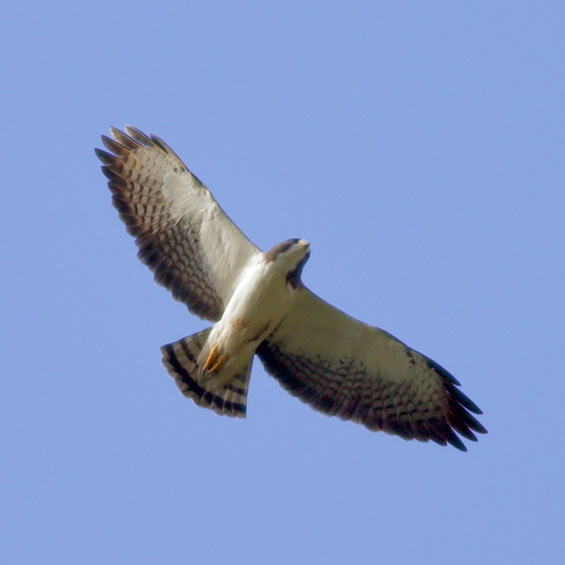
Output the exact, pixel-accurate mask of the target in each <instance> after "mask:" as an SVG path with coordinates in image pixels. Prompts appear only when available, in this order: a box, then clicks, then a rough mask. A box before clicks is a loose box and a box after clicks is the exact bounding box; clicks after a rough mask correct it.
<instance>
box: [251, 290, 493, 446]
mask: <svg viewBox="0 0 565 565" xmlns="http://www.w3.org/2000/svg"><path fill="white" fill-rule="evenodd" d="M257 354H258V355H259V357H260V359H261V361H262V362H263V364H264V365H265V368H266V369H267V371H268V372H269V373H271V374H272V375H273V376H275V377H276V378H277V379H278V380H279V381H280V383H281V384H282V385H283V387H285V388H286V389H287V390H288V391H289V392H290V393H291V394H293V395H295V396H297V397H298V398H300V399H301V400H302V401H303V402H306V403H307V404H309V405H310V406H312V407H313V408H314V409H316V410H318V411H320V412H323V413H325V414H327V415H330V416H338V417H340V418H342V419H343V420H352V421H354V422H358V423H361V424H363V425H364V426H366V427H367V428H368V429H370V430H373V431H378V430H383V431H385V432H388V433H391V434H396V435H399V436H401V437H403V438H405V439H417V440H420V441H428V440H432V441H435V442H436V443H439V444H441V445H446V443H450V444H451V445H453V446H455V447H457V448H458V449H461V450H462V451H466V448H465V446H464V444H463V442H462V441H461V439H460V438H459V437H458V436H457V434H456V433H455V432H457V433H459V434H460V435H462V436H463V437H465V438H467V439H470V440H472V441H476V440H477V438H476V436H475V434H474V433H473V432H478V433H486V429H485V428H484V427H483V426H482V425H481V424H480V423H479V422H478V421H477V420H476V419H475V418H474V417H473V416H472V415H471V414H470V412H474V413H475V414H481V413H482V412H481V411H480V409H479V408H478V407H477V406H476V405H475V404H474V403H473V402H472V401H471V400H470V399H469V398H467V397H466V396H465V395H464V394H463V393H462V392H460V390H459V388H458V386H459V382H457V380H456V379H455V378H454V377H453V376H452V375H450V374H449V373H448V372H447V371H446V370H445V369H443V368H442V367H440V366H439V365H438V364H437V363H434V362H433V361H432V360H431V359H428V358H427V357H425V356H423V355H421V354H420V353H418V352H416V351H414V350H412V349H410V348H409V347H407V346H406V345H404V344H403V343H402V342H400V341H398V340H397V339H396V338H394V337H393V336H391V335H390V334H388V333H386V332H384V331H382V330H379V329H378V328H374V327H371V326H368V325H366V324H363V323H361V322H359V321H357V320H355V319H354V318H351V317H350V316H347V315H346V314H344V313H343V312H341V311H339V310H338V309H336V308H334V307H333V306H330V305H329V304H328V303H326V302H324V301H323V300H321V299H320V298H318V297H317V296H315V295H314V294H313V293H312V292H310V291H309V290H308V289H306V288H305V287H302V288H301V290H300V291H299V293H298V294H297V297H296V301H295V303H294V304H293V306H292V307H291V310H290V311H289V313H288V314H287V315H286V316H285V318H284V319H283V321H282V322H281V324H280V325H279V326H278V328H277V329H276V330H275V331H274V332H273V334H271V335H270V336H269V338H268V339H267V340H266V341H264V342H263V343H262V344H261V345H260V346H259V348H258V349H257Z"/></svg>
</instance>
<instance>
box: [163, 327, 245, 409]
mask: <svg viewBox="0 0 565 565" xmlns="http://www.w3.org/2000/svg"><path fill="white" fill-rule="evenodd" d="M211 329H212V328H208V329H206V330H203V331H201V332H198V333H195V334H193V335H190V336H188V337H185V338H183V339H180V340H179V341H175V342H173V343H169V344H167V345H163V347H161V353H162V355H163V359H162V361H161V362H162V363H163V366H164V367H165V369H167V372H168V373H169V375H170V376H171V377H173V379H175V382H176V383H177V386H178V387H179V389H180V391H181V392H182V393H183V394H184V396H187V397H188V398H191V399H192V400H193V401H194V402H195V403H196V404H197V405H198V406H202V407H204V408H210V409H211V410H213V411H214V412H215V413H216V414H221V415H226V416H231V417H235V418H245V413H246V410H247V387H248V385H249V375H250V373H251V363H252V361H253V357H252V358H251V359H250V361H249V363H248V364H247V366H246V367H244V368H243V369H242V370H241V371H240V372H239V373H237V374H235V375H233V376H230V380H229V382H227V383H226V382H225V377H224V378H223V379H221V378H219V377H216V375H214V374H213V373H212V374H210V373H207V372H205V371H204V370H203V369H202V367H199V365H198V361H197V359H198V355H199V353H200V351H201V350H202V348H203V347H204V345H205V344H206V340H207V339H208V335H209V334H210V330H211ZM222 381H224V382H222Z"/></svg>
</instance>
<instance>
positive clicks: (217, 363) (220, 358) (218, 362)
mask: <svg viewBox="0 0 565 565" xmlns="http://www.w3.org/2000/svg"><path fill="white" fill-rule="evenodd" d="M225 362H226V357H225V355H220V354H219V353H218V346H217V345H214V346H213V347H212V349H211V350H210V353H209V354H208V359H206V363H204V366H203V367H202V369H203V370H204V371H205V372H206V373H215V372H216V371H219V370H220V369H221V368H222V367H223V366H224V363H225Z"/></svg>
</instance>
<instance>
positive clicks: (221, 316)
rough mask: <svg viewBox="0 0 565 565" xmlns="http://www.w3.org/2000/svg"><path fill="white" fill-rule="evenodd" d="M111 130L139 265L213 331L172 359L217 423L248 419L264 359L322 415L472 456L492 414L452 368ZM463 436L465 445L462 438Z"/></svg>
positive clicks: (146, 144) (170, 165) (110, 146)
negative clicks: (356, 306) (342, 303)
mask: <svg viewBox="0 0 565 565" xmlns="http://www.w3.org/2000/svg"><path fill="white" fill-rule="evenodd" d="M125 131H126V133H123V132H121V131H119V130H117V129H115V128H110V134H111V138H110V137H106V136H102V142H103V144H104V146H105V147H106V149H107V150H108V151H109V152H107V151H103V150H100V149H96V154H97V156H98V157H99V159H100V160H101V161H102V164H103V165H102V172H103V173H104V175H105V176H106V177H107V178H108V186H109V188H110V190H111V192H112V195H113V196H112V202H113V204H114V206H115V207H116V208H117V210H118V212H119V215H120V218H121V219H122V221H123V222H124V223H125V225H126V228H127V231H128V232H129V233H130V234H131V235H132V236H133V237H135V239H136V243H137V246H138V248H139V253H138V257H139V259H140V260H141V261H142V262H143V263H145V264H146V265H147V266H148V267H149V268H150V269H151V270H152V271H153V273H154V277H155V280H156V281H157V282H158V283H159V284H161V285H163V286H164V287H166V288H167V289H169V290H170V291H171V292H172V294H173V297H174V298H175V299H176V300H178V301H180V302H183V303H184V304H185V305H186V306H187V308H188V310H189V311H190V312H192V313H193V314H197V315H198V316H200V317H201V318H204V319H206V320H209V321H211V322H213V325H212V326H211V327H209V328H207V329H205V330H203V331H200V332H198V333H195V334H194V335H191V336H188V337H185V338H183V339H181V340H179V341H176V342H174V343H170V344H168V345H164V346H163V347H162V348H161V353H162V356H163V359H162V363H163V365H164V367H165V369H166V370H167V372H168V373H169V375H170V376H171V377H173V378H174V380H175V382H176V384H177V386H178V387H179V389H180V390H181V392H182V393H183V394H184V395H185V396H187V397H189V398H191V399H192V400H193V401H194V402H195V403H196V404H197V405H198V406H203V407H206V408H209V409H211V410H213V411H214V412H216V413H217V414H224V415H227V416H232V417H245V414H246V406H247V389H248V385H249V376H250V372H251V364H252V362H253V358H254V356H255V355H257V356H258V357H259V359H260V360H261V361H262V363H263V365H264V366H265V369H266V370H267V372H268V373H270V374H271V375H273V376H274V377H275V378H276V379H277V380H278V381H279V382H280V384H281V385H282V386H283V387H284V388H285V389H287V390H288V392H290V394H292V395H294V396H297V397H298V398H299V399H300V400H302V401H303V402H305V403H307V404H309V405H310V406H311V407H312V408H314V409H315V410H318V411H320V412H322V413H324V414H327V415H330V416H338V417H339V418H341V419H343V420H351V421H353V422H358V423H361V424H363V425H364V426H365V427H366V428H368V429H369V430H373V431H379V430H382V431H384V432H386V433H389V434H395V435H397V436H400V437H402V438H404V439H416V440H419V441H429V440H432V441H434V442H436V443H438V444H440V445H446V444H448V443H449V444H451V445H453V446H454V447H456V448H458V449H460V450H462V451H466V447H465V445H464V444H463V442H462V441H461V438H460V437H459V435H460V436H463V437H464V438H467V439H469V440H472V441H476V440H477V437H476V435H475V433H474V432H476V433H480V434H483V433H486V429H485V428H484V427H483V426H482V425H481V424H480V423H479V422H478V420H477V419H476V418H475V417H474V416H473V415H472V413H474V414H482V412H481V410H480V409H479V408H478V407H477V405H476V404H475V403H474V402H472V401H471V400H470V399H469V398H468V397H467V396H465V395H464V394H463V393H462V392H461V391H460V389H459V388H458V387H459V386H460V384H459V382H458V381H457V380H456V379H455V377H453V376H452V375H451V374H450V373H449V372H448V371H446V370H445V369H444V368H443V367H441V366H440V365H438V364H437V363H436V362H434V361H432V360H431V359H429V358H428V357H426V356H425V355H422V354H421V353H418V352H416V351H414V350H413V349H411V348H410V347H407V346H406V345H405V344H404V343H402V342H401V341H399V340H398V339H396V338H395V337H393V336H392V335H390V334H389V333H387V332H385V331H383V330H381V329H379V328H376V327H372V326H369V325H367V324H364V323H362V322H360V321H358V320H356V319H354V318H352V317H350V316H348V315H347V314H345V313H343V312H342V311H340V310H338V309H337V308H335V307H333V306H331V305H330V304H328V303H327V302H325V301H324V300H322V299H321V298H319V297H318V296H316V295H315V294H314V293H312V292H311V291H310V290H309V289H308V288H306V286H304V284H303V283H302V280H301V274H302V269H303V268H304V265H305V264H306V261H308V258H309V256H310V245H309V243H308V242H306V241H304V240H303V239H289V240H287V241H283V242H282V243H278V244H277V245H275V246H274V247H272V248H271V249H270V250H269V251H267V252H262V251H261V250H260V249H259V248H257V247H256V246H255V245H254V244H253V243H251V241H249V240H248V239H247V238H246V237H245V235H244V234H243V233H242V232H241V231H240V230H239V229H238V227H237V226H236V225H235V224H234V223H233V222H232V221H231V220H230V219H229V218H228V216H227V215H226V214H225V213H224V211H223V210H222V209H221V208H220V206H219V204H218V203H217V202H216V200H215V199H214V197H213V196H212V194H211V192H210V191H209V190H208V189H207V188H206V186H205V185H204V184H203V183H202V182H201V181H200V180H199V179H198V178H197V177H196V176H194V175H193V174H192V173H191V172H190V171H189V170H188V168H187V167H186V166H185V165H184V163H183V162H182V161H181V160H180V158H179V157H178V156H177V155H176V154H175V152H174V151H173V150H172V149H171V148H170V147H169V146H168V145H167V144H166V143H165V142H164V141H162V140H161V139H160V138H158V137H157V136H155V135H151V136H147V135H145V134H143V133H142V132H140V131H139V130H137V129H136V128H134V127H131V126H126V127H125ZM458 434H459V435H458Z"/></svg>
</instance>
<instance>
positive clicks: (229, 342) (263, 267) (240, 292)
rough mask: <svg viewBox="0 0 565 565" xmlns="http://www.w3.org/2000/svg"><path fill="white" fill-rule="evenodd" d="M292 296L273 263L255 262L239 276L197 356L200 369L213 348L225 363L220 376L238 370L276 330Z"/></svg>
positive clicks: (283, 278) (290, 290)
mask: <svg viewBox="0 0 565 565" xmlns="http://www.w3.org/2000/svg"><path fill="white" fill-rule="evenodd" d="M294 294H295V291H294V290H293V289H292V287H291V285H289V284H287V281H286V278H285V276H284V274H281V273H280V272H276V270H275V269H273V263H265V262H264V261H263V260H261V259H258V260H257V261H256V262H255V264H253V265H252V266H250V267H249V268H247V269H246V270H245V272H244V273H242V276H241V280H240V282H239V284H238V286H237V288H236V290H235V292H234V294H233V295H232V297H231V299H230V301H229V303H228V304H227V306H226V309H225V311H224V314H223V316H222V318H221V320H219V321H218V322H217V323H216V324H215V325H214V327H213V328H212V331H211V332H210V336H209V338H208V341H207V343H206V345H205V347H204V348H203V349H202V351H201V352H200V355H199V357H198V364H199V366H203V363H204V362H205V360H206V359H207V358H208V355H209V354H210V351H211V350H212V349H213V348H214V347H215V348H216V354H217V355H221V356H223V357H224V359H225V365H224V366H223V367H222V369H221V370H220V371H219V373H220V375H221V374H222V373H224V374H225V375H226V376H227V375H228V374H233V372H234V371H237V370H240V369H241V368H242V367H243V366H245V365H246V364H247V363H248V362H249V359H250V357H251V356H252V355H253V353H254V352H255V349H256V348H257V346H258V345H259V344H260V343H261V342H262V341H263V340H264V339H265V338H266V337H267V336H268V335H269V334H270V333H272V331H273V330H274V329H275V328H276V327H277V326H278V324H279V323H280V321H281V320H282V318H283V316H284V315H285V314H286V312H287V311H288V308H289V306H290V304H291V302H292V300H293V297H294ZM220 375H219V376H220Z"/></svg>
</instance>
